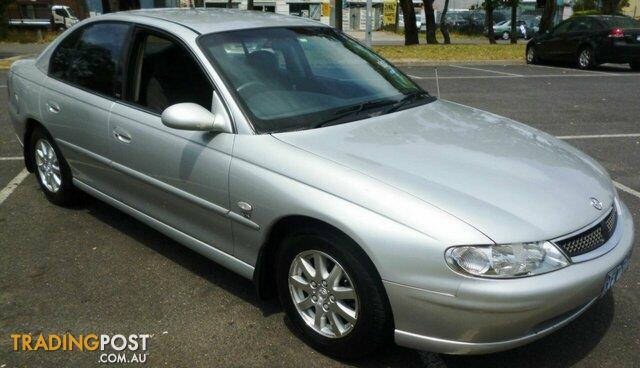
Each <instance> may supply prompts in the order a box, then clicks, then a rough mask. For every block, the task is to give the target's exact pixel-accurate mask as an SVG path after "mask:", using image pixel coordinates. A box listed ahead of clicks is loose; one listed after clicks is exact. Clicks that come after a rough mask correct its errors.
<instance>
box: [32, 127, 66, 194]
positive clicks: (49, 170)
mask: <svg viewBox="0 0 640 368" xmlns="http://www.w3.org/2000/svg"><path fill="white" fill-rule="evenodd" d="M35 158H36V166H37V168H38V176H39V177H40V181H41V182H42V184H43V185H44V187H45V188H46V189H47V190H48V191H50V192H51V193H56V192H57V191H58V190H60V186H61V185H62V173H61V171H60V164H59V162H58V157H57V156H56V151H55V150H54V149H53V146H51V143H49V142H48V141H47V140H46V139H39V140H38V141H37V142H36V151H35Z"/></svg>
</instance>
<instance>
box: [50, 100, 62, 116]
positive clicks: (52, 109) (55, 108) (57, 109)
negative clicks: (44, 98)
mask: <svg viewBox="0 0 640 368" xmlns="http://www.w3.org/2000/svg"><path fill="white" fill-rule="evenodd" d="M47 109H48V110H49V112H51V113H53V114H57V113H59V112H60V106H58V104H57V103H55V102H51V101H49V102H47Z"/></svg>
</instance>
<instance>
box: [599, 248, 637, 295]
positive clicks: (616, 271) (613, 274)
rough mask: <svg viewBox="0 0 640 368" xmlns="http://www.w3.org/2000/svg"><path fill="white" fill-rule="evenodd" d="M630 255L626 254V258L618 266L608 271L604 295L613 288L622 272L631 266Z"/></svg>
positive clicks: (602, 293) (603, 289)
mask: <svg viewBox="0 0 640 368" xmlns="http://www.w3.org/2000/svg"><path fill="white" fill-rule="evenodd" d="M630 258H631V257H630V256H626V257H625V258H624V260H623V261H622V262H621V263H620V264H619V265H617V266H615V267H614V268H613V269H612V270H611V271H609V272H607V277H605V279H604V286H602V292H601V295H604V294H606V293H607V291H609V290H610V289H611V287H612V286H613V284H615V283H616V281H618V280H620V277H621V276H622V273H623V272H624V271H625V270H626V269H627V268H628V267H629V259H630Z"/></svg>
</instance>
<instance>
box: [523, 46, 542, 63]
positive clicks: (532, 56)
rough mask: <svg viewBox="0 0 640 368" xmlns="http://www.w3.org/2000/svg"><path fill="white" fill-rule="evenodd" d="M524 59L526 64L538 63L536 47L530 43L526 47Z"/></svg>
mask: <svg viewBox="0 0 640 368" xmlns="http://www.w3.org/2000/svg"><path fill="white" fill-rule="evenodd" d="M525 60H526V62H527V64H538V63H539V62H540V59H539V58H538V53H537V50H536V47H535V46H533V45H531V46H529V47H527V52H526V54H525Z"/></svg>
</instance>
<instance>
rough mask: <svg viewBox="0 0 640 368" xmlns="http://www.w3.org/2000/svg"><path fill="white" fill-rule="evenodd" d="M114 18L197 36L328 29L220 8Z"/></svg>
mask: <svg viewBox="0 0 640 368" xmlns="http://www.w3.org/2000/svg"><path fill="white" fill-rule="evenodd" d="M110 14H111V16H112V17H124V18H131V17H133V18H135V17H146V18H153V19H158V20H164V21H167V22H171V23H176V24H180V25H182V26H184V27H187V28H189V29H191V30H193V31H195V32H197V33H200V34H205V33H214V32H224V31H231V30H240V29H250V28H267V27H305V26H306V27H310V26H311V27H328V26H327V25H325V24H323V23H320V22H318V21H314V20H312V19H309V18H302V17H296V16H288V15H280V14H274V13H267V12H259V11H247V10H239V9H220V8H156V9H140V10H129V11H124V12H117V13H110Z"/></svg>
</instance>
